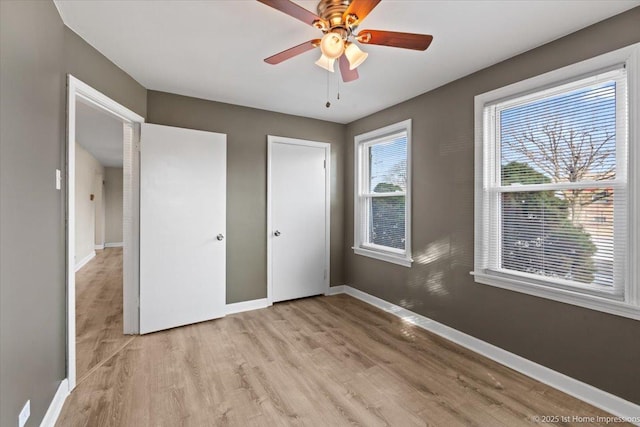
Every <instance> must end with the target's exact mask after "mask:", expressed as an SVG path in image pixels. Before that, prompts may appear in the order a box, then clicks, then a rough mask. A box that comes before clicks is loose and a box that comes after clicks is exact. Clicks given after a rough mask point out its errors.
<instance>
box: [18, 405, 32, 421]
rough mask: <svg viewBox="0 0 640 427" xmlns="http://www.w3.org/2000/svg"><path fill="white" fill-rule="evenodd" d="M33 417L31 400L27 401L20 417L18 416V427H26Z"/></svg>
mask: <svg viewBox="0 0 640 427" xmlns="http://www.w3.org/2000/svg"><path fill="white" fill-rule="evenodd" d="M30 415H31V400H27V403H25V404H24V407H23V408H22V411H20V415H18V427H24V425H25V424H26V423H27V420H28V419H29V416H30Z"/></svg>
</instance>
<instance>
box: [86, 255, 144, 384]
mask: <svg viewBox="0 0 640 427" xmlns="http://www.w3.org/2000/svg"><path fill="white" fill-rule="evenodd" d="M132 339H133V336H129V335H123V333H122V248H106V249H104V250H102V251H97V254H96V257H95V258H94V259H92V260H91V261H90V262H89V263H88V264H87V265H85V266H84V267H83V268H82V269H80V270H79V271H78V272H77V273H76V375H77V378H78V384H79V383H81V382H82V381H83V380H84V378H86V376H87V374H88V373H89V372H90V371H91V370H92V369H94V368H96V367H97V366H98V365H100V364H101V363H102V362H104V361H105V360H107V359H108V358H110V357H111V356H112V355H113V354H114V353H116V352H117V351H118V350H120V349H121V348H122V347H123V346H124V345H126V344H127V343H128V342H129V341H130V340H132Z"/></svg>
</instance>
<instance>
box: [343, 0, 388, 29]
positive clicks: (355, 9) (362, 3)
mask: <svg viewBox="0 0 640 427" xmlns="http://www.w3.org/2000/svg"><path fill="white" fill-rule="evenodd" d="M378 3H380V0H353V1H352V2H351V4H349V7H348V8H347V10H346V11H345V12H344V14H343V15H342V22H347V17H348V16H349V15H355V16H356V20H355V21H352V22H349V25H357V24H359V23H360V22H362V20H363V19H364V18H366V17H367V15H368V14H369V13H370V12H371V11H372V10H373V8H374V7H376V6H377V5H378Z"/></svg>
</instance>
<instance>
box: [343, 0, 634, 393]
mask: <svg viewBox="0 0 640 427" xmlns="http://www.w3.org/2000/svg"><path fill="white" fill-rule="evenodd" d="M639 23H640V8H635V9H632V10H630V11H628V12H626V13H624V14H621V15H618V16H616V17H613V18H612V19H609V20H607V21H603V22H601V23H599V24H596V25H594V26H592V27H589V28H586V29H584V30H582V31H579V32H577V33H574V34H572V35H569V36H567V37H564V38H562V39H559V40H557V41H554V42H552V43H550V44H548V45H545V46H542V47H540V48H537V49H535V50H532V51H530V52H527V53H525V54H522V55H519V56H517V57H515V58H512V59H509V60H507V61H505V62H502V63H500V64H497V65H495V66H492V67H490V68H487V69H485V70H482V71H480V72H477V73H475V74H472V75H470V76H467V77H465V78H462V79H460V80H457V81H455V82H453V83H451V84H448V85H446V86H444V87H441V88H439V89H436V90H434V91H432V92H429V93H426V94H423V95H421V96H418V97H416V98H414V99H411V100H409V101H407V102H404V103H402V104H399V105H396V106H394V107H391V108H389V109H386V110H384V111H381V112H379V113H376V114H373V115H371V116H369V117H366V118H363V119H361V120H358V121H356V122H353V123H351V124H349V125H348V127H347V130H348V131H347V150H346V151H345V157H344V160H345V230H346V234H345V243H344V250H345V278H346V283H348V284H350V285H352V286H355V287H356V288H358V289H361V290H363V291H365V292H368V293H370V294H373V295H375V296H378V297H380V298H383V299H385V300H387V301H390V302H393V303H395V304H398V305H401V306H403V307H406V308H408V309H410V310H413V311H415V312H417V313H420V314H423V315H425V316H428V317H430V318H432V319H435V320H437V321H439V322H442V323H444V324H446V325H449V326H452V327H454V328H456V329H458V330H461V331H463V332H466V333H468V334H470V335H473V336H475V337H478V338H480V339H482V340H485V341H488V342H490V343H492V344H495V345H497V346H499V347H501V348H504V349H506V350H509V351H511V352H513V353H516V354H519V355H521V356H524V357H526V358H527V359H530V360H533V361H535V362H538V363H540V364H542V365H545V366H548V367H550V368H552V369H555V370H557V371H559V372H562V373H565V374H567V375H569V376H571V377H574V378H577V379H579V380H582V381H584V382H587V383H589V384H592V385H594V386H596V387H598V388H601V389H603V390H607V391H609V392H611V393H613V394H616V395H618V396H621V397H623V398H625V399H628V400H630V401H633V402H635V403H640V386H638V385H639V384H640V369H639V367H638V361H639V360H640V322H638V321H635V320H630V319H625V318H622V317H617V316H613V315H608V314H604V313H600V312H597V311H593V310H588V309H583V308H579V307H576V306H571V305H567V304H562V303H558V302H553V301H550V300H546V299H541V298H536V297H532V296H528V295H524V294H521V293H517V292H511V291H507V290H502V289H498V288H493V287H490V286H485V285H480V284H476V283H474V281H473V279H472V277H471V276H470V275H469V272H470V271H471V270H472V269H473V233H474V226H473V197H474V195H473V191H474V182H473V180H474V172H473V166H474V158H473V156H474V150H473V147H474V135H473V133H474V121H473V120H474V117H473V102H474V99H473V98H474V96H475V95H478V94H480V93H483V92H487V91H490V90H492V89H495V88H498V87H502V86H505V85H508V84H510V83H513V82H516V81H519V80H522V79H526V78H528V77H532V76H535V75H538V74H541V73H544V72H547V71H550V70H553V69H556V68H559V67H562V66H565V65H568V64H571V63H574V62H577V61H580V60H583V59H587V58H589V57H593V56H596V55H598V54H601V53H605V52H607V51H610V50H615V49H616V48H620V47H623V46H626V45H629V44H632V43H635V42H638V41H640V25H639ZM408 118H412V119H413V141H412V144H413V151H412V155H413V168H412V170H413V211H412V215H413V253H414V255H413V256H414V259H415V260H416V262H414V264H413V266H412V267H411V268H405V267H401V266H396V265H392V264H388V263H385V262H382V261H377V260H374V259H371V258H366V257H363V256H356V255H354V254H353V251H352V250H351V249H350V248H351V246H353V232H352V230H353V138H354V136H355V135H358V134H360V133H363V132H367V131H370V130H373V129H377V128H380V127H382V126H385V125H388V124H391V123H395V122H398V121H401V120H405V119H408Z"/></svg>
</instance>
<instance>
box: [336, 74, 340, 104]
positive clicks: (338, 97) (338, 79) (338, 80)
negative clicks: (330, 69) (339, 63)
mask: <svg viewBox="0 0 640 427" xmlns="http://www.w3.org/2000/svg"><path fill="white" fill-rule="evenodd" d="M336 81H337V82H338V96H337V99H338V101H339V100H340V76H338V77H337V79H336Z"/></svg>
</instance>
